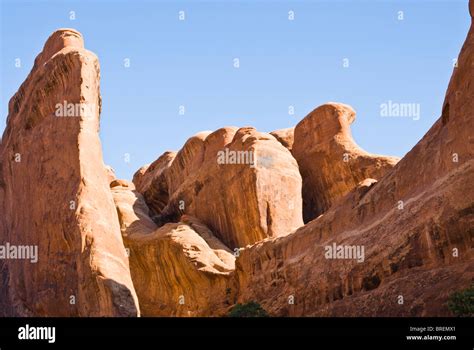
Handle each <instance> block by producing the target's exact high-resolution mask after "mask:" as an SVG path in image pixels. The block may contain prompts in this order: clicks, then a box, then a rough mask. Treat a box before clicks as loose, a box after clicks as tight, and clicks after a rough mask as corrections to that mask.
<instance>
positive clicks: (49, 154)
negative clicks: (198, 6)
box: [0, 29, 139, 316]
mask: <svg viewBox="0 0 474 350" xmlns="http://www.w3.org/2000/svg"><path fill="white" fill-rule="evenodd" d="M64 102H66V103H68V104H69V103H71V104H80V103H81V104H83V106H86V108H83V109H81V111H80V112H79V113H78V114H77V115H74V116H67V117H58V116H56V115H55V112H56V111H57V110H58V109H57V107H56V105H57V104H63V103H64ZM100 106H101V100H100V94H99V62H98V59H97V57H96V56H95V55H94V54H93V53H92V52H90V51H87V50H85V49H84V45H83V39H82V36H81V35H80V34H79V33H78V32H76V31H75V30H72V29H63V30H58V31H56V32H54V33H53V34H52V35H51V36H50V38H49V39H48V40H47V42H46V44H45V46H44V49H43V51H42V52H41V54H40V55H39V56H38V57H37V58H36V60H35V64H34V67H33V70H32V71H31V73H30V74H29V76H28V78H27V79H26V81H25V82H24V83H23V84H22V86H21V87H20V89H19V90H18V92H17V93H16V94H15V96H13V98H12V99H11V100H10V104H9V115H8V119H7V127H6V130H5V132H4V135H3V138H2V143H1V146H0V162H1V167H0V193H1V195H0V205H1V208H0V212H1V213H2V214H1V216H0V243H1V244H2V245H3V244H6V243H10V244H12V245H33V246H34V245H36V246H38V262H37V263H31V262H30V260H4V261H3V266H2V288H1V289H2V290H7V292H6V293H5V295H2V300H1V301H0V303H1V305H2V306H4V307H2V308H1V309H2V310H3V312H4V314H6V315H16V316H106V315H108V316H137V315H138V314H139V308H138V302H137V298H136V295H135V291H134V287H133V285H132V281H131V277H130V271H129V266H128V259H127V256H126V254H125V249H124V246H123V242H122V237H121V235H120V227H119V225H118V219H117V214H116V211H115V208H114V202H113V199H112V195H111V193H110V190H109V186H108V182H107V174H106V170H105V168H104V164H103V161H102V151H101V145H100V141H99V137H98V129H99V113H100ZM88 108H91V109H90V113H86V111H89V110H88ZM74 299H75V300H74ZM73 301H75V303H74V302H73Z"/></svg>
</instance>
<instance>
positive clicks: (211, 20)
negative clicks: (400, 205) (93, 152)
mask: <svg viewBox="0 0 474 350" xmlns="http://www.w3.org/2000/svg"><path fill="white" fill-rule="evenodd" d="M0 1H1V33H0V38H1V56H0V58H1V62H0V73H1V96H0V101H1V110H0V132H2V133H3V129H4V127H5V120H6V116H7V112H8V111H7V105H8V100H9V99H10V97H11V96H12V95H13V94H14V93H15V91H16V90H17V89H18V87H19V86H20V84H21V83H22V82H23V80H24V79H25V78H26V76H27V75H28V72H29V71H30V69H31V67H32V65H33V61H34V58H35V56H36V55H37V54H38V53H39V52H40V51H41V49H42V46H43V44H44V42H45V40H46V39H47V38H48V36H49V35H50V34H51V32H53V31H54V30H56V29H57V28H61V27H72V28H75V29H77V30H79V31H80V32H81V33H82V34H83V36H84V38H85V44H86V48H88V49H89V50H91V51H93V52H95V53H96V54H97V55H98V56H99V59H100V63H101V92H102V98H103V109H102V117H101V118H102V119H101V132H100V136H101V140H102V145H103V149H104V159H105V162H106V163H107V164H109V165H111V166H112V167H113V168H115V170H116V172H117V175H118V177H121V178H131V177H132V175H133V173H134V172H135V171H136V170H137V169H138V168H139V167H141V166H142V165H143V164H146V163H149V162H152V161H153V160H155V159H156V158H157V157H158V156H159V155H161V154H162V153H163V152H164V151H166V150H178V149H179V148H180V147H181V146H182V145H183V143H184V142H185V141H186V139H187V138H189V137H190V136H192V135H193V134H195V133H196V132H198V131H201V130H215V129H218V128H220V127H222V126H226V125H235V126H248V125H251V126H254V127H256V128H257V129H258V130H261V131H272V130H275V129H280V128H286V127H290V126H293V125H295V124H296V123H297V122H298V121H299V120H301V119H302V118H303V117H304V116H305V115H306V114H307V113H308V112H310V111H311V110H312V109H314V108H315V107H316V106H318V105H320V104H322V103H324V102H327V101H336V102H343V103H347V104H350V105H352V106H353V107H354V109H355V110H356V111H357V119H356V121H355V123H354V124H353V125H352V131H353V134H354V137H355V139H356V141H357V142H358V143H359V145H361V146H362V147H363V148H365V149H366V150H368V151H370V152H373V153H380V154H390V155H398V156H403V155H404V154H405V153H406V152H408V151H409V150H410V149H411V148H412V147H413V146H414V145H415V144H416V143H417V141H418V140H419V139H420V138H421V137H422V136H423V135H424V134H425V132H426V131H427V130H428V129H429V128H430V126H431V125H432V124H433V123H434V121H435V120H436V119H437V118H438V117H439V115H440V111H441V104H442V102H443V99H444V94H445V91H446V87H447V84H448V81H449V78H450V76H451V73H452V69H453V64H452V62H453V61H452V60H453V59H454V58H455V57H457V55H458V53H459V50H460V48H461V45H462V43H463V41H464V39H465V37H466V33H467V30H468V28H469V24H470V19H469V15H468V10H467V0H459V1H458V0H447V1H436V0H431V1H424V0H418V1H417V0H410V1H408V0H405V1H375V0H374V1H262V0H261V1H224V0H222V1H131V0H130V1H80V2H78V1H69V2H66V1H41V0H39V1H31V2H25V1H18V0H17V1H9V0H0ZM180 10H184V11H185V14H186V20H185V21H179V19H178V13H179V11H180ZM290 10H293V11H294V13H295V19H294V20H293V21H289V20H288V11H290ZM70 11H75V13H76V19H75V20H70V19H69V16H70ZM399 11H403V16H404V19H403V20H401V21H400V20H398V15H399ZM16 58H20V59H21V61H22V67H21V68H15V59H16ZM126 58H129V59H130V67H129V68H125V67H124V59H126ZM234 58H239V60H240V68H238V69H236V68H234V66H233V63H234V62H233V60H234ZM344 58H348V59H349V67H348V68H344V67H343V59H344ZM388 100H392V101H394V102H399V103H419V104H420V106H421V118H420V120H413V119H410V118H382V117H381V116H380V104H381V103H384V102H387V101H388ZM180 105H184V106H185V114H184V115H179V106H180ZM290 105H293V106H294V107H295V112H296V113H295V115H293V116H291V115H288V106H290ZM125 153H128V154H130V163H126V162H125V161H124V154H125ZM38 156H40V155H38Z"/></svg>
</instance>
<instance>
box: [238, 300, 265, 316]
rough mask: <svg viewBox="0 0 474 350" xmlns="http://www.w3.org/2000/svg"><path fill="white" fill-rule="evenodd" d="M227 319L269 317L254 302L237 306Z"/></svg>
mask: <svg viewBox="0 0 474 350" xmlns="http://www.w3.org/2000/svg"><path fill="white" fill-rule="evenodd" d="M229 317H269V315H268V313H267V312H266V311H265V310H264V309H263V308H262V307H261V306H260V304H259V303H257V302H255V301H250V302H248V303H246V304H237V305H235V306H234V307H233V308H232V310H230V312H229Z"/></svg>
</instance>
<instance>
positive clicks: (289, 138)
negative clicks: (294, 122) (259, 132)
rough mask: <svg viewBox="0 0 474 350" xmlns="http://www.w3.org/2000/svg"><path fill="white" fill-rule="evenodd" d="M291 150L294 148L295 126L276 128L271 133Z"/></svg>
mask: <svg viewBox="0 0 474 350" xmlns="http://www.w3.org/2000/svg"><path fill="white" fill-rule="evenodd" d="M270 135H273V136H274V137H275V138H276V139H277V140H278V141H279V142H280V143H281V144H282V145H283V146H285V148H286V149H288V150H289V151H290V152H291V150H292V149H293V143H294V137H295V128H287V129H280V130H275V131H272V132H271V133H270Z"/></svg>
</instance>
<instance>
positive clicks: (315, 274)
mask: <svg viewBox="0 0 474 350" xmlns="http://www.w3.org/2000/svg"><path fill="white" fill-rule="evenodd" d="M470 6H471V7H470V9H471V15H472V12H473V6H474V5H473V1H471V3H470ZM473 62H474V29H473V26H472V25H471V29H470V31H469V34H468V37H467V39H466V42H465V44H464V46H463V48H462V50H461V54H460V56H459V67H458V68H455V70H454V74H453V76H452V78H451V81H450V84H449V88H448V91H447V93H446V99H445V102H444V107H443V111H442V115H441V117H440V118H439V119H438V121H437V122H436V123H435V124H434V125H433V127H432V128H431V129H430V130H429V131H428V133H427V134H426V135H425V136H424V137H423V139H422V140H421V141H420V142H419V143H418V144H417V145H416V146H415V147H414V148H413V149H412V150H411V151H410V152H409V153H408V154H407V155H406V156H405V157H404V158H403V159H402V160H400V162H399V163H398V164H397V165H396V166H395V167H394V168H393V169H392V170H391V171H390V172H388V173H387V174H386V175H385V176H384V177H383V178H382V179H381V180H380V181H379V182H376V181H375V180H369V179H368V180H365V181H364V182H362V183H361V184H360V185H358V187H356V188H355V189H354V190H352V191H351V192H350V193H349V194H347V195H345V196H344V197H342V198H340V199H338V200H337V201H336V202H334V203H333V205H332V206H331V208H330V209H329V210H328V211H327V212H325V213H324V215H322V216H320V217H319V218H317V219H316V220H313V221H311V222H310V223H308V224H307V225H305V226H304V227H302V228H300V229H299V230H298V231H296V232H295V233H294V234H291V235H288V236H286V237H283V238H279V239H273V240H267V241H265V242H262V243H258V244H256V245H254V246H252V247H250V248H249V249H246V250H245V251H243V252H241V256H240V257H239V259H238V260H237V263H236V271H237V273H238V285H239V287H240V291H241V293H240V294H239V301H241V302H242V301H245V300H258V301H260V302H261V304H262V305H263V306H264V307H265V308H266V309H267V310H269V311H270V312H271V313H273V314H274V315H292V316H301V315H305V316H311V315H314V316H443V315H450V313H449V311H448V309H447V306H446V300H447V297H448V296H449V295H450V294H451V293H452V292H453V291H455V290H460V289H463V288H466V287H468V286H469V285H470V284H471V283H472V280H473V278H474V251H473V237H474V183H473V181H471V180H470V179H473V178H474V158H473V147H472V135H471V130H473V128H474V118H473V113H474V100H473V99H472V96H473V95H474V82H473V80H474V66H473ZM325 108H328V107H325ZM331 109H334V107H331ZM297 129H298V127H297ZM297 134H298V132H297V131H296V132H295V148H296V141H297V139H298V136H297ZM295 148H294V150H293V151H294V152H295ZM303 177H304V176H303ZM333 244H336V246H342V247H355V248H359V249H361V248H362V247H363V248H364V253H365V257H364V260H363V263H359V262H357V261H356V260H355V259H343V258H340V259H328V258H327V255H326V253H327V251H328V250H327V247H332V246H333ZM290 296H292V297H293V298H294V304H289V303H288V298H289V297H290Z"/></svg>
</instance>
